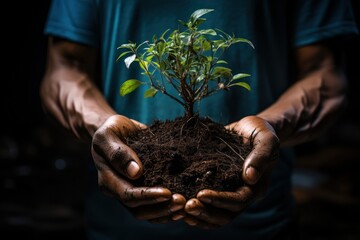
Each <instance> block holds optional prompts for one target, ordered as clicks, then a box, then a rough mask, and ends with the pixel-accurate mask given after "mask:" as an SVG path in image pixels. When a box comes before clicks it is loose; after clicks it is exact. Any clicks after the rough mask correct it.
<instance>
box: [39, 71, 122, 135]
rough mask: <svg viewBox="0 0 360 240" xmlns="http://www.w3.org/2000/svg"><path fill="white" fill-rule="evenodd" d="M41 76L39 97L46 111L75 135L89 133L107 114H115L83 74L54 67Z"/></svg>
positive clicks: (96, 127)
mask: <svg viewBox="0 0 360 240" xmlns="http://www.w3.org/2000/svg"><path fill="white" fill-rule="evenodd" d="M45 78H46V79H44V82H43V84H42V86H41V97H42V102H43V105H44V107H45V109H46V111H47V112H49V113H50V114H51V115H52V116H53V117H55V119H57V120H58V121H59V122H60V123H61V124H62V125H63V126H64V127H65V128H67V129H69V130H71V131H72V132H73V133H74V134H75V135H76V136H77V137H78V138H82V139H86V138H89V137H91V136H92V135H93V133H94V132H95V131H96V129H98V127H99V126H100V125H101V124H102V123H103V122H104V121H105V120H106V119H107V118H108V117H109V116H111V115H114V114H115V112H114V110H113V109H111V107H110V106H109V105H108V104H107V103H106V101H105V100H104V98H103V96H102V95H101V93H100V92H99V90H98V89H97V88H96V86H94V84H93V83H92V82H91V81H90V80H89V79H87V78H86V76H82V75H81V74H76V73H69V72H67V71H66V70H57V71H56V72H53V73H52V74H51V75H50V76H46V77H45ZM70 79H71V80H70Z"/></svg>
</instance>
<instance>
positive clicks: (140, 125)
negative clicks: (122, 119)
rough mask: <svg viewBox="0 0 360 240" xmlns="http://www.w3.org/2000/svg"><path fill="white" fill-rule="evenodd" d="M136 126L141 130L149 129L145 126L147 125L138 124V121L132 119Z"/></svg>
mask: <svg viewBox="0 0 360 240" xmlns="http://www.w3.org/2000/svg"><path fill="white" fill-rule="evenodd" d="M130 120H131V121H132V122H133V123H134V124H135V125H136V127H137V128H139V129H146V128H147V126H146V125H145V124H143V123H141V122H138V121H136V120H134V119H130Z"/></svg>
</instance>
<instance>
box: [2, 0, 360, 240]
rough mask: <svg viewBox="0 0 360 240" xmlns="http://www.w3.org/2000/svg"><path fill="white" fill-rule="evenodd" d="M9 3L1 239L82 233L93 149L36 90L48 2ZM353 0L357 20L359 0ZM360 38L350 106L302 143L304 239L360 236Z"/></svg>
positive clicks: (298, 189) (351, 63)
mask: <svg viewBox="0 0 360 240" xmlns="http://www.w3.org/2000/svg"><path fill="white" fill-rule="evenodd" d="M12 2H13V3H10V4H9V3H8V4H7V6H6V7H5V6H4V7H3V9H2V10H3V12H4V13H5V12H6V14H2V15H1V18H2V21H1V24H2V32H3V34H2V36H3V37H1V39H2V47H3V48H2V51H1V52H2V53H5V55H3V54H2V58H3V62H5V66H4V67H3V68H2V69H3V72H2V73H3V74H2V83H3V85H2V87H1V88H0V89H1V90H0V91H1V94H0V99H1V101H0V104H1V108H0V109H1V123H2V125H1V126H2V129H1V133H0V165H1V167H0V195H1V197H0V232H1V233H2V237H1V238H2V239H20V238H26V239H38V240H41V239H53V240H54V239H55V240H56V239H63V238H64V237H74V238H76V239H84V232H83V224H84V222H83V206H82V203H83V198H84V191H85V188H86V161H88V159H89V149H88V146H87V145H85V144H84V143H82V142H80V141H78V140H76V139H74V138H73V137H72V136H71V135H69V134H68V133H66V132H64V131H63V130H62V129H61V128H60V127H59V126H58V125H57V124H56V123H54V122H52V120H51V119H49V118H48V117H46V116H45V114H44V112H43V110H42V108H41V104H40V99H39V95H38V89H39V84H40V80H41V77H42V74H43V73H44V69H45V57H46V44H47V42H46V38H45V37H44V36H43V34H42V31H43V27H44V23H45V20H46V14H47V11H48V8H49V5H50V0H37V1H22V3H18V2H15V1H12ZM352 2H353V5H354V11H355V15H356V17H357V21H358V23H359V17H360V11H359V10H360V4H359V1H356V0H353V1H352ZM4 15H9V16H6V17H5V16H4ZM358 40H359V39H357V40H356V41H357V42H359V43H360V41H358ZM359 43H356V44H355V45H354V46H352V48H351V49H350V51H349V52H348V53H347V59H348V66H347V74H348V79H349V82H350V88H349V99H350V102H349V107H348V109H347V111H346V112H345V114H344V115H343V116H342V118H341V120H340V121H338V123H337V124H336V125H335V126H334V128H332V129H331V131H329V132H327V134H326V135H325V136H324V137H322V138H320V139H318V140H316V141H313V142H310V143H307V144H303V145H300V146H299V147H298V148H297V153H298V159H297V161H296V168H295V172H294V176H293V185H294V195H295V196H296V200H297V203H298V206H299V228H300V229H299V230H300V236H301V239H306V240H311V239H317V240H318V239H327V240H329V239H336V240H342V239H346V240H352V239H354V240H355V239H356V240H358V239H360V174H359V170H360V121H359V120H360V119H359V116H358V115H359V112H360V105H359V100H360V97H359V92H360V81H359V80H360V72H359V61H358V56H360V44H359ZM3 236H4V237H3ZM5 236H8V237H5Z"/></svg>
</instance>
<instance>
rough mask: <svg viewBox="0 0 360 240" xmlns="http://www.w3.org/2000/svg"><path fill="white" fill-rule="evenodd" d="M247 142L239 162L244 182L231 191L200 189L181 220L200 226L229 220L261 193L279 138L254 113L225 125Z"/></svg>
mask: <svg viewBox="0 0 360 240" xmlns="http://www.w3.org/2000/svg"><path fill="white" fill-rule="evenodd" d="M226 127H227V128H228V129H231V130H233V131H235V132H236V133H237V134H239V135H240V136H242V138H243V139H244V143H250V144H251V145H252V150H251V152H250V153H249V154H248V156H247V157H246V159H245V161H244V165H243V169H244V171H243V173H242V178H243V180H244V183H245V185H244V186H241V187H239V188H238V189H237V190H236V191H235V192H218V191H213V190H209V189H205V190H202V191H200V192H199V193H198V194H197V196H196V198H193V199H190V200H189V201H187V203H186V205H185V212H186V213H187V216H186V217H185V218H184V221H185V222H186V223H187V224H189V225H191V226H197V227H200V228H214V227H220V226H223V225H225V224H227V223H229V222H230V221H231V220H232V219H233V218H235V217H236V216H238V215H239V214H240V213H241V212H242V211H244V210H245V209H246V208H247V207H248V206H249V205H251V204H252V203H253V202H254V201H256V200H258V199H260V198H261V197H263V196H264V194H265V192H266V189H267V182H268V178H269V175H270V173H271V170H272V168H273V166H274V164H275V162H276V158H277V154H278V150H279V145H280V144H279V139H278V137H277V135H276V133H275V130H274V129H273V127H272V126H271V125H270V124H269V123H268V122H266V121H265V120H263V119H262V118H259V117H256V116H248V117H245V118H243V119H241V120H240V121H238V122H235V123H232V124H230V125H228V126H226Z"/></svg>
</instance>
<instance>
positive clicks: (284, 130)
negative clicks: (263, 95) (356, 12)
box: [258, 59, 346, 146]
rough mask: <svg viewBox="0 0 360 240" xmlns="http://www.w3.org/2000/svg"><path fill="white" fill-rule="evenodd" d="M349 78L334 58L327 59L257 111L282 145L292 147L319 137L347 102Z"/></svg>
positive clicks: (336, 117)
mask: <svg viewBox="0 0 360 240" xmlns="http://www.w3.org/2000/svg"><path fill="white" fill-rule="evenodd" d="M345 93H346V81H345V77H344V76H343V74H342V72H341V71H340V70H339V69H337V68H336V67H335V66H334V64H333V61H331V60H328V59H327V60H325V61H323V62H322V64H321V66H320V67H319V68H318V69H316V70H315V71H310V72H309V73H308V74H305V76H303V77H302V78H301V79H300V80H299V81H297V82H296V83H295V84H294V85H293V86H292V87H291V88H289V89H288V90H287V91H286V92H285V93H284V94H283V95H281V96H280V98H279V99H278V100H277V101H276V102H275V103H274V104H273V105H271V106H270V107H269V108H267V109H265V110H264V111H262V112H261V113H259V114H258V116H259V117H261V118H263V119H265V120H266V121H268V122H269V123H270V124H271V125H272V126H273V127H274V129H275V131H276V133H277V135H278V137H279V139H280V142H281V145H282V146H289V145H290V146H291V145H295V144H299V143H303V142H305V141H309V140H312V139H314V138H316V137H318V136H320V135H321V134H322V133H323V132H324V131H326V130H327V129H328V127H329V126H331V125H332V124H333V123H334V122H335V121H336V120H337V119H338V117H339V116H340V115H341V113H342V111H343V109H344V107H345V105H346V94H345Z"/></svg>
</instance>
